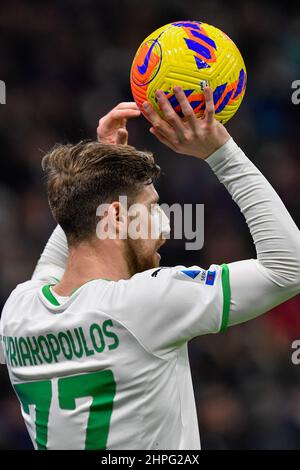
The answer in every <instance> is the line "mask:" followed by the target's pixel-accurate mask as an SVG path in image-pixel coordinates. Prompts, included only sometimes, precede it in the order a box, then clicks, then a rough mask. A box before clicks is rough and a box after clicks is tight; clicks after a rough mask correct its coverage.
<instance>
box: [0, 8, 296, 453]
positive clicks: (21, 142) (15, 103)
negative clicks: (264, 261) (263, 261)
mask: <svg viewBox="0 0 300 470" xmlns="http://www.w3.org/2000/svg"><path fill="white" fill-rule="evenodd" d="M296 8H297V7H296V5H294V6H293V8H291V9H290V11H289V9H287V8H286V6H285V5H284V4H283V3H279V2H260V1H246V2H235V1H232V2H230V3H228V2H221V1H216V0H209V1H208V0H207V1H205V0H204V1H202V2H196V1H195V0H185V1H182V0H181V1H179V0H164V1H161V0H160V1H159V0H150V1H149V2H146V3H143V2H142V3H141V2H140V1H137V0H101V1H100V0H98V1H97V0H61V1H60V2H52V1H50V0H44V1H43V2H36V1H31V0H27V1H26V2H21V1H18V0H2V1H1V3H0V38H1V40H0V57H1V68H0V70H1V72H0V80H4V81H5V83H6V87H7V98H6V99H7V104H6V105H0V149H1V155H2V156H1V158H0V301H1V305H3V303H4V302H5V300H6V298H7V296H8V295H9V293H10V291H11V290H12V289H13V288H14V287H15V285H16V284H18V283H20V282H23V281H24V280H27V279H28V278H29V277H30V276H31V273H32V271H33V269H34V266H35V263H36V261H37V259H38V257H39V254H40V252H41V251H42V249H43V246H44V244H45V242H46V240H47V239H48V237H49V235H50V234H51V231H52V230H53V228H54V222H53V220H52V218H51V214H50V211H49V209H48V204H47V197H46V191H45V182H44V179H43V174H42V171H41V164H40V163H41V158H42V155H43V153H44V152H45V151H47V150H48V149H49V148H50V147H51V146H53V145H54V144H55V143H56V142H67V141H71V142H76V141H78V140H80V139H82V138H95V130H96V127H97V123H98V119H99V118H100V117H101V116H102V115H103V114H105V113H106V112H107V111H109V110H110V108H112V107H113V106H114V105H116V104H117V103H118V102H120V101H131V100H132V97H131V93H130V87H129V72H130V65H131V61H132V59H133V56H134V53H135V51H136V49H137V47H138V45H139V44H140V43H141V41H142V40H143V39H144V38H145V37H146V36H147V35H148V34H150V33H151V32H152V31H153V30H154V29H156V28H157V27H159V26H161V25H163V24H165V23H169V22H171V21H175V20H183V19H191V20H200V21H204V22H207V23H211V24H214V25H215V26H217V27H219V28H221V29H222V30H224V31H226V33H227V34H228V35H229V36H230V37H231V38H232V39H233V40H234V41H235V42H236V43H237V45H238V46H239V48H240V50H241V52H242V54H243V56H244V59H245V63H246V67H247V71H248V85H247V89H246V95H245V98H244V102H243V104H242V106H241V108H240V110H239V111H238V114H237V116H236V117H235V118H233V120H232V122H230V123H229V124H228V129H229V131H230V132H231V134H232V136H233V137H234V139H235V140H236V141H237V142H238V144H239V145H240V146H241V147H242V148H243V149H244V151H245V152H246V154H247V155H248V156H249V157H250V158H251V159H252V161H253V162H254V163H255V164H256V165H257V166H258V168H259V169H260V170H261V171H263V173H264V174H265V175H266V176H267V178H268V179H269V181H270V182H271V184H272V185H273V186H274V187H275V189H276V190H277V191H278V193H279V195H280V196H281V197H282V199H283V201H284V202H285V204H286V206H287V207H288V209H289V211H290V213H291V215H292V216H293V218H294V220H295V222H296V223H297V224H298V226H299V224H300V185H299V176H300V159H299V149H298V132H299V131H298V125H299V124H298V123H299V116H300V105H299V106H296V105H294V104H293V103H292V101H291V94H292V89H291V84H292V81H293V80H297V79H300V11H299V10H298V11H297V10H296ZM148 128H149V126H148V124H147V122H146V121H145V120H144V119H143V118H140V119H139V120H137V121H136V122H131V123H130V124H129V133H130V143H131V144H132V145H135V146H137V147H139V148H146V149H149V150H152V151H154V152H155V154H156V156H157V161H158V163H159V164H160V165H161V167H162V169H163V176H162V178H161V180H160V182H159V183H158V190H159V192H160V195H161V200H162V202H167V203H170V204H171V203H173V202H179V203H204V204H205V243H204V248H203V249H202V250H200V252H195V251H188V252H187V251H185V249H184V243H185V242H184V241H180V240H176V241H169V243H167V244H166V245H165V246H164V248H163V249H162V264H163V265H167V266H172V265H176V264H185V265H187V266H189V265H193V264H198V265H200V266H202V267H203V268H206V267H208V266H209V265H210V264H211V263H217V264H221V263H224V262H225V263H226V262H231V261H236V260H240V259H245V258H250V257H255V256H256V254H255V248H254V245H253V242H252V239H251V237H250V234H249V232H248V228H247V226H246V224H245V221H244V219H243V217H242V216H241V214H240V212H239V209H238V208H237V207H236V206H235V204H234V203H233V202H232V200H231V197H230V195H229V194H228V193H227V192H226V190H225V189H224V188H223V186H222V185H221V184H220V183H219V182H218V181H217V179H216V177H215V176H214V175H213V174H212V172H211V170H210V169H209V168H208V165H206V164H205V163H203V162H200V163H199V161H196V160H195V159H192V158H191V159H187V158H184V159H183V158H180V157H179V156H178V155H174V154H172V152H171V151H170V150H168V149H167V148H164V147H163V146H161V145H160V144H159V143H158V142H156V141H155V139H154V137H153V136H152V135H151V134H150V133H149V131H148ZM298 338H299V339H300V296H297V297H295V298H294V299H292V300H290V301H288V302H286V303H284V304H283V305H281V306H280V307H277V308H276V309H275V310H274V311H272V312H271V313H268V314H266V315H265V316H263V317H261V318H259V319H257V320H254V321H252V322H249V323H248V324H245V325H241V326H239V327H235V328H232V329H231V330H228V331H227V332H226V333H223V334H219V335H210V336H207V337H202V338H197V339H195V340H193V341H192V342H191V344H190V347H189V349H190V359H191V366H192V373H193V381H194V388H195V395H196V401H197V409H198V417H199V426H200V431H201V440H202V446H203V448H204V449H272V448H274V449H290V448H293V449H296V448H298V449H300V365H299V366H296V365H293V364H292V361H291V355H292V348H291V344H292V341H293V340H294V339H298ZM30 448H32V447H31V443H30V441H29V438H28V436H27V432H26V430H25V426H24V424H23V421H22V418H21V414H20V407H19V404H18V401H17V399H16V398H15V396H14V393H13V391H12V388H11V386H10V384H9V381H8V377H7V372H6V368H5V367H4V366H3V367H1V369H0V449H30Z"/></svg>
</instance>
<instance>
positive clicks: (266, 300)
mask: <svg viewBox="0 0 300 470" xmlns="http://www.w3.org/2000/svg"><path fill="white" fill-rule="evenodd" d="M174 91H175V94H176V97H177V100H178V101H179V103H180V105H181V108H182V111H183V114H184V116H185V120H184V121H183V120H182V119H180V118H179V117H178V116H177V114H176V113H175V112H174V110H173V109H172V107H171V105H170V104H169V102H168V100H167V99H166V97H165V96H164V93H161V92H158V93H157V98H158V101H159V103H160V106H161V108H162V111H163V113H164V116H165V119H164V120H163V119H161V118H160V116H159V115H158V114H157V113H156V112H155V111H154V109H153V108H152V107H151V105H150V104H149V103H145V106H144V110H145V114H146V115H147V118H148V120H149V121H150V122H151V123H152V128H151V129H150V131H151V132H152V133H153V134H154V135H155V136H156V137H157V138H158V139H159V140H160V141H161V142H162V143H163V144H165V145H167V146H168V147H170V148H171V149H173V150H174V151H175V152H177V153H182V154H186V155H192V156H195V157H197V158H200V159H203V160H206V161H207V163H208V164H209V165H210V167H211V168H212V170H213V171H214V173H215V174H216V176H217V177H218V179H219V180H220V182H221V183H223V184H224V186H225V187H226V188H227V190H228V191H229V193H230V194H231V196H232V198H233V200H234V201H235V202H236V203H237V204H238V206H239V207H240V210H241V212H242V213H243V215H244V216H245V219H246V222H247V224H248V227H249V230H250V232H251V235H252V238H253V241H254V244H255V247H256V252H257V259H249V260H244V261H239V262H234V263H230V264H228V271H229V273H228V274H229V275H228V280H229V282H228V283H227V284H228V285H227V293H228V297H229V295H230V298H229V300H228V301H229V312H228V313H229V315H227V318H226V319H225V320H226V322H227V323H228V324H229V325H234V324H237V323H241V322H244V321H246V320H249V319H250V318H254V317H256V316H258V315H260V314H262V313H264V312H266V311H268V310H270V309H271V308H272V307H274V306H276V305H278V304H280V303H282V302H284V301H286V300H288V299H289V298H291V297H293V296H294V295H296V294H297V293H299V292H300V232H299V230H298V228H297V226H296V225H295V223H294V221H293V219H292V218H291V216H290V214H289V213H288V211H287V209H286V208H285V206H284V204H283V203H282V201H281V199H280V198H279V196H278V195H277V193H276V192H275V190H274V189H273V188H272V186H271V185H270V184H269V182H268V181H267V180H266V178H265V177H264V176H263V175H262V174H261V172H260V171H259V170H258V169H257V168H256V167H255V165H254V164H253V163H252V162H251V161H250V160H249V159H248V158H247V157H246V155H245V154H244V153H243V151H242V150H241V149H240V148H239V147H238V146H237V145H236V143H235V142H234V141H233V140H232V138H231V137H230V135H229V134H228V132H227V131H226V129H225V128H224V126H222V125H221V124H220V123H219V122H217V121H216V119H215V116H214V103H213V95H212V91H211V89H210V88H208V87H207V88H206V89H205V98H206V111H205V115H204V118H203V119H197V118H196V117H195V115H194V112H193V110H192V108H191V106H190V104H189V102H188V100H187V99H186V97H185V95H184V93H183V91H182V89H181V88H179V87H176V88H175V89H174ZM224 271H225V270H224ZM198 334H200V332H199V333H198Z"/></svg>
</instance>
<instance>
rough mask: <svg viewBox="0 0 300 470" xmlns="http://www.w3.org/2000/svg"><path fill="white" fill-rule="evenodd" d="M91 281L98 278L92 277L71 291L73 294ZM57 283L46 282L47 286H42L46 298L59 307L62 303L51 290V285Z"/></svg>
mask: <svg viewBox="0 0 300 470" xmlns="http://www.w3.org/2000/svg"><path fill="white" fill-rule="evenodd" d="M99 280H101V281H111V279H99ZM57 281H58V282H59V280H57ZM91 281H97V279H90V280H89V281H87V282H85V283H84V284H82V285H81V286H79V287H76V289H74V290H73V292H71V295H73V294H74V293H75V292H76V291H78V289H80V287H82V286H84V285H85V284H87V283H88V282H91ZM55 285H56V284H46V285H45V286H43V287H42V293H43V294H44V296H45V297H46V299H47V300H48V301H49V302H50V303H51V304H52V305H54V306H55V307H59V306H60V305H61V304H60V303H59V302H58V300H57V298H56V297H55V296H54V295H53V294H52V292H51V290H50V287H52V286H55ZM71 295H70V297H71Z"/></svg>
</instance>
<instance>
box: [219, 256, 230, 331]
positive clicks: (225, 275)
mask: <svg viewBox="0 0 300 470" xmlns="http://www.w3.org/2000/svg"><path fill="white" fill-rule="evenodd" d="M221 267H222V287H223V313H222V323H221V328H220V331H225V330H226V328H227V326H228V321H229V309H230V282H229V268H228V266H227V264H222V265H221Z"/></svg>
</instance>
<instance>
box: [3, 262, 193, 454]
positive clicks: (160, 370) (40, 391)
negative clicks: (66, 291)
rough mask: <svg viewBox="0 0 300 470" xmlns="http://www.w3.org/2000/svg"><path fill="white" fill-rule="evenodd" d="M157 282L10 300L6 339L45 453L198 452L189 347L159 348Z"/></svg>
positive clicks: (20, 293)
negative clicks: (63, 296) (155, 324)
mask: <svg viewBox="0 0 300 470" xmlns="http://www.w3.org/2000/svg"><path fill="white" fill-rule="evenodd" d="M151 274H153V271H148V272H145V273H142V274H140V275H136V276H134V278H135V281H134V280H128V281H118V282H112V281H108V280H93V281H90V282H88V283H86V284H84V285H83V286H81V287H80V288H79V289H77V290H76V291H75V292H74V293H73V294H72V295H71V296H70V297H69V298H68V299H67V300H66V301H64V302H63V303H62V304H60V302H59V301H58V299H59V297H56V296H55V295H54V293H53V292H52V290H51V286H50V285H49V284H45V282H42V281H28V282H26V283H24V284H21V285H19V286H18V287H17V288H16V289H15V290H14V291H13V293H12V294H11V296H10V298H9V299H8V301H7V303H6V305H5V307H4V310H3V316H2V319H1V330H0V332H1V335H2V343H3V346H4V350H5V353H6V354H5V355H6V362H7V365H8V369H9V373H10V378H11V381H12V384H13V386H14V388H15V391H16V393H17V395H18V397H19V399H20V402H21V405H22V414H23V417H24V420H25V422H26V425H27V428H28V431H29V433H30V436H31V438H32V440H33V443H34V445H35V447H36V448H39V449H105V448H108V449H182V448H191V449H192V448H199V446H200V443H199V434H198V427H197V418H196V410H195V404H194V398H193V390H192V382H191V376H190V368H189V361H188V354H187V344H186V342H184V343H183V344H182V345H180V347H178V348H176V350H175V349H174V351H170V353H168V354H160V352H159V349H158V348H155V347H152V345H155V344H156V340H155V339H153V338H151V335H154V334H155V329H153V321H152V320H153V319H152V318H151V316H153V315H158V314H159V315H161V312H157V306H156V301H155V296H156V292H155V290H152V289H151V282H152V283H153V285H154V284H156V285H157V280H155V281H154V279H155V278H156V276H154V277H153V276H151ZM132 279H133V278H132ZM153 281H154V282H153ZM145 282H146V287H145ZM148 282H149V285H148V284H147V283H148ZM145 288H146V291H147V292H148V294H145V295H143V290H144V291H145ZM149 289H150V296H149ZM158 295H160V294H159V293H158ZM151 297H152V300H153V302H152V301H151ZM143 300H144V302H143ZM151 302H152V305H153V309H152V306H151ZM145 312H146V313H145ZM148 325H149V330H148ZM162 327H164V326H163V322H162ZM170 328H171V325H170ZM148 335H149V336H150V337H149V341H148V340H147V338H148ZM157 336H159V334H158V335H157ZM145 338H146V339H145Z"/></svg>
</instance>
